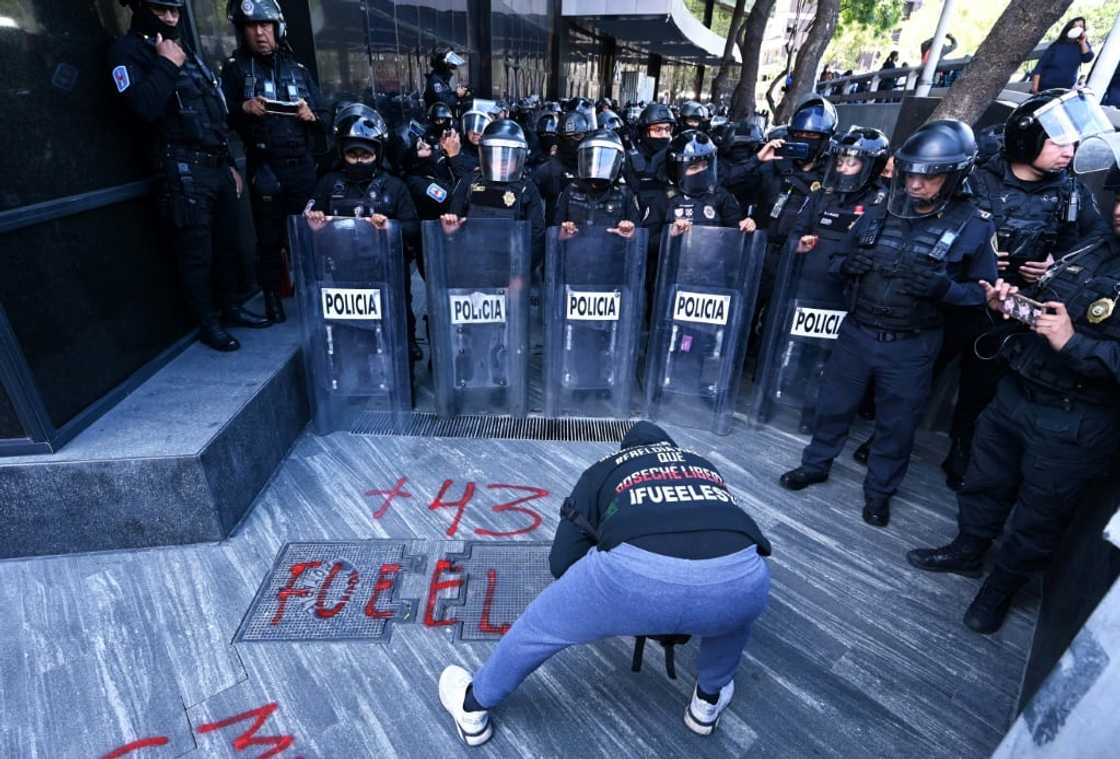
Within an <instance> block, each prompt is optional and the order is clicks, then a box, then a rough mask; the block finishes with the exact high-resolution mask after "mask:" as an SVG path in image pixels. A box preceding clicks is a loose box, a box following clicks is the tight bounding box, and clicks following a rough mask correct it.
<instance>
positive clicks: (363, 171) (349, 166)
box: [342, 162, 377, 182]
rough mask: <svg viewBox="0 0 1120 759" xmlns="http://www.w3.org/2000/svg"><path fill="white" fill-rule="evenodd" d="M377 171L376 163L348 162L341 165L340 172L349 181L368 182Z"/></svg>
mask: <svg viewBox="0 0 1120 759" xmlns="http://www.w3.org/2000/svg"><path fill="white" fill-rule="evenodd" d="M376 173H377V164H376V163H349V162H347V163H346V164H345V165H344V166H343V167H342V174H343V176H345V177H346V178H347V179H349V180H350V181H351V182H368V181H370V180H371V179H373V175H374V174H376Z"/></svg>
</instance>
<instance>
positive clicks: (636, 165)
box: [626, 149, 665, 208]
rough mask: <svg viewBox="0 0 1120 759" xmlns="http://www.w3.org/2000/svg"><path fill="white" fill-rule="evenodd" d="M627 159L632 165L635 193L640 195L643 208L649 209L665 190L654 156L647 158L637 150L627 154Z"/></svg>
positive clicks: (639, 198)
mask: <svg viewBox="0 0 1120 759" xmlns="http://www.w3.org/2000/svg"><path fill="white" fill-rule="evenodd" d="M626 159H627V160H628V161H629V163H630V170H631V171H633V172H634V179H635V186H634V192H636V193H638V200H639V202H640V203H641V204H642V208H648V207H649V206H651V205H652V204H653V202H654V199H655V198H656V197H657V196H658V195H659V194H661V193H662V192H663V191H664V189H665V184H664V182H662V181H661V179H660V178H659V177H658V176H657V171H656V167H655V166H654V165H653V156H648V157H647V156H646V154H645V153H643V152H642V151H641V150H637V149H635V150H631V151H629V152H628V153H627V154H626Z"/></svg>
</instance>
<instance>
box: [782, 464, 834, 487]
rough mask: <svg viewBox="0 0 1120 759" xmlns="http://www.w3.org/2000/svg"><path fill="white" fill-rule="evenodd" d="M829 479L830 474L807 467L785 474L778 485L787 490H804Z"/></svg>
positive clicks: (800, 467)
mask: <svg viewBox="0 0 1120 759" xmlns="http://www.w3.org/2000/svg"><path fill="white" fill-rule="evenodd" d="M827 479H828V472H820V471H817V470H816V469H810V468H809V467H806V466H799V467H797V469H791V470H789V471H788V472H786V473H785V474H783V475H782V476H781V477H780V478H779V479H778V483H779V484H780V485H781V486H782V487H783V488H785V489H786V490H802V489H804V488H807V487H809V486H810V485H816V484H817V483H818V482H824V481H825V480H827Z"/></svg>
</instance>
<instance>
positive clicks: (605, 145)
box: [578, 127, 626, 182]
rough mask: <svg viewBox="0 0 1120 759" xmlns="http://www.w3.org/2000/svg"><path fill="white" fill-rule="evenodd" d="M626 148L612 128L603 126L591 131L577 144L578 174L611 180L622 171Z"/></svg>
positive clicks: (595, 178)
mask: <svg viewBox="0 0 1120 759" xmlns="http://www.w3.org/2000/svg"><path fill="white" fill-rule="evenodd" d="M625 154H626V150H625V148H623V146H622V140H621V139H619V137H618V135H617V134H615V132H614V130H613V129H608V128H606V127H603V128H602V129H597V130H595V131H594V132H591V133H590V134H588V135H587V136H586V137H584V138H583V141H582V142H581V143H580V144H579V161H578V163H579V170H578V173H579V176H580V178H581V179H589V180H592V181H600V182H613V181H614V180H616V179H618V174H619V172H621V171H622V163H623V159H624V157H625Z"/></svg>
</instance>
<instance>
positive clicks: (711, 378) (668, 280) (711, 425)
mask: <svg viewBox="0 0 1120 759" xmlns="http://www.w3.org/2000/svg"><path fill="white" fill-rule="evenodd" d="M765 254H766V236H765V234H764V233H762V232H754V233H751V234H743V233H741V232H740V231H739V230H738V229H733V228H727V227H695V226H694V227H691V228H690V229H689V230H688V231H686V232H685V233H684V234H681V235H679V236H676V237H674V236H671V235H670V234H669V230H668V229H666V230H665V232H663V233H662V238H661V253H660V258H659V264H658V270H657V295H656V300H655V302H654V309H653V314H652V320H653V323H652V325H651V329H650V340H649V347H648V350H647V351H646V387H645V391H646V392H645V397H646V406H647V409H646V410H647V413H648V414H649V417H650V418H651V419H653V420H655V421H656V420H664V421H667V422H670V423H672V424H679V425H681V426H685V427H699V428H701V429H710V430H712V431H714V432H716V433H717V434H720V435H726V434H728V433H729V432H731V424H732V421H733V420H734V413H735V400H736V396H737V395H738V391H739V379H740V377H741V376H742V372H743V360H744V357H745V355H746V349H747V340H748V337H749V332H750V325H751V320H752V319H753V315H754V308H755V300H756V296H757V295H758V285H759V278H760V277H761V272H762V261H763V257H764V256H765Z"/></svg>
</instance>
